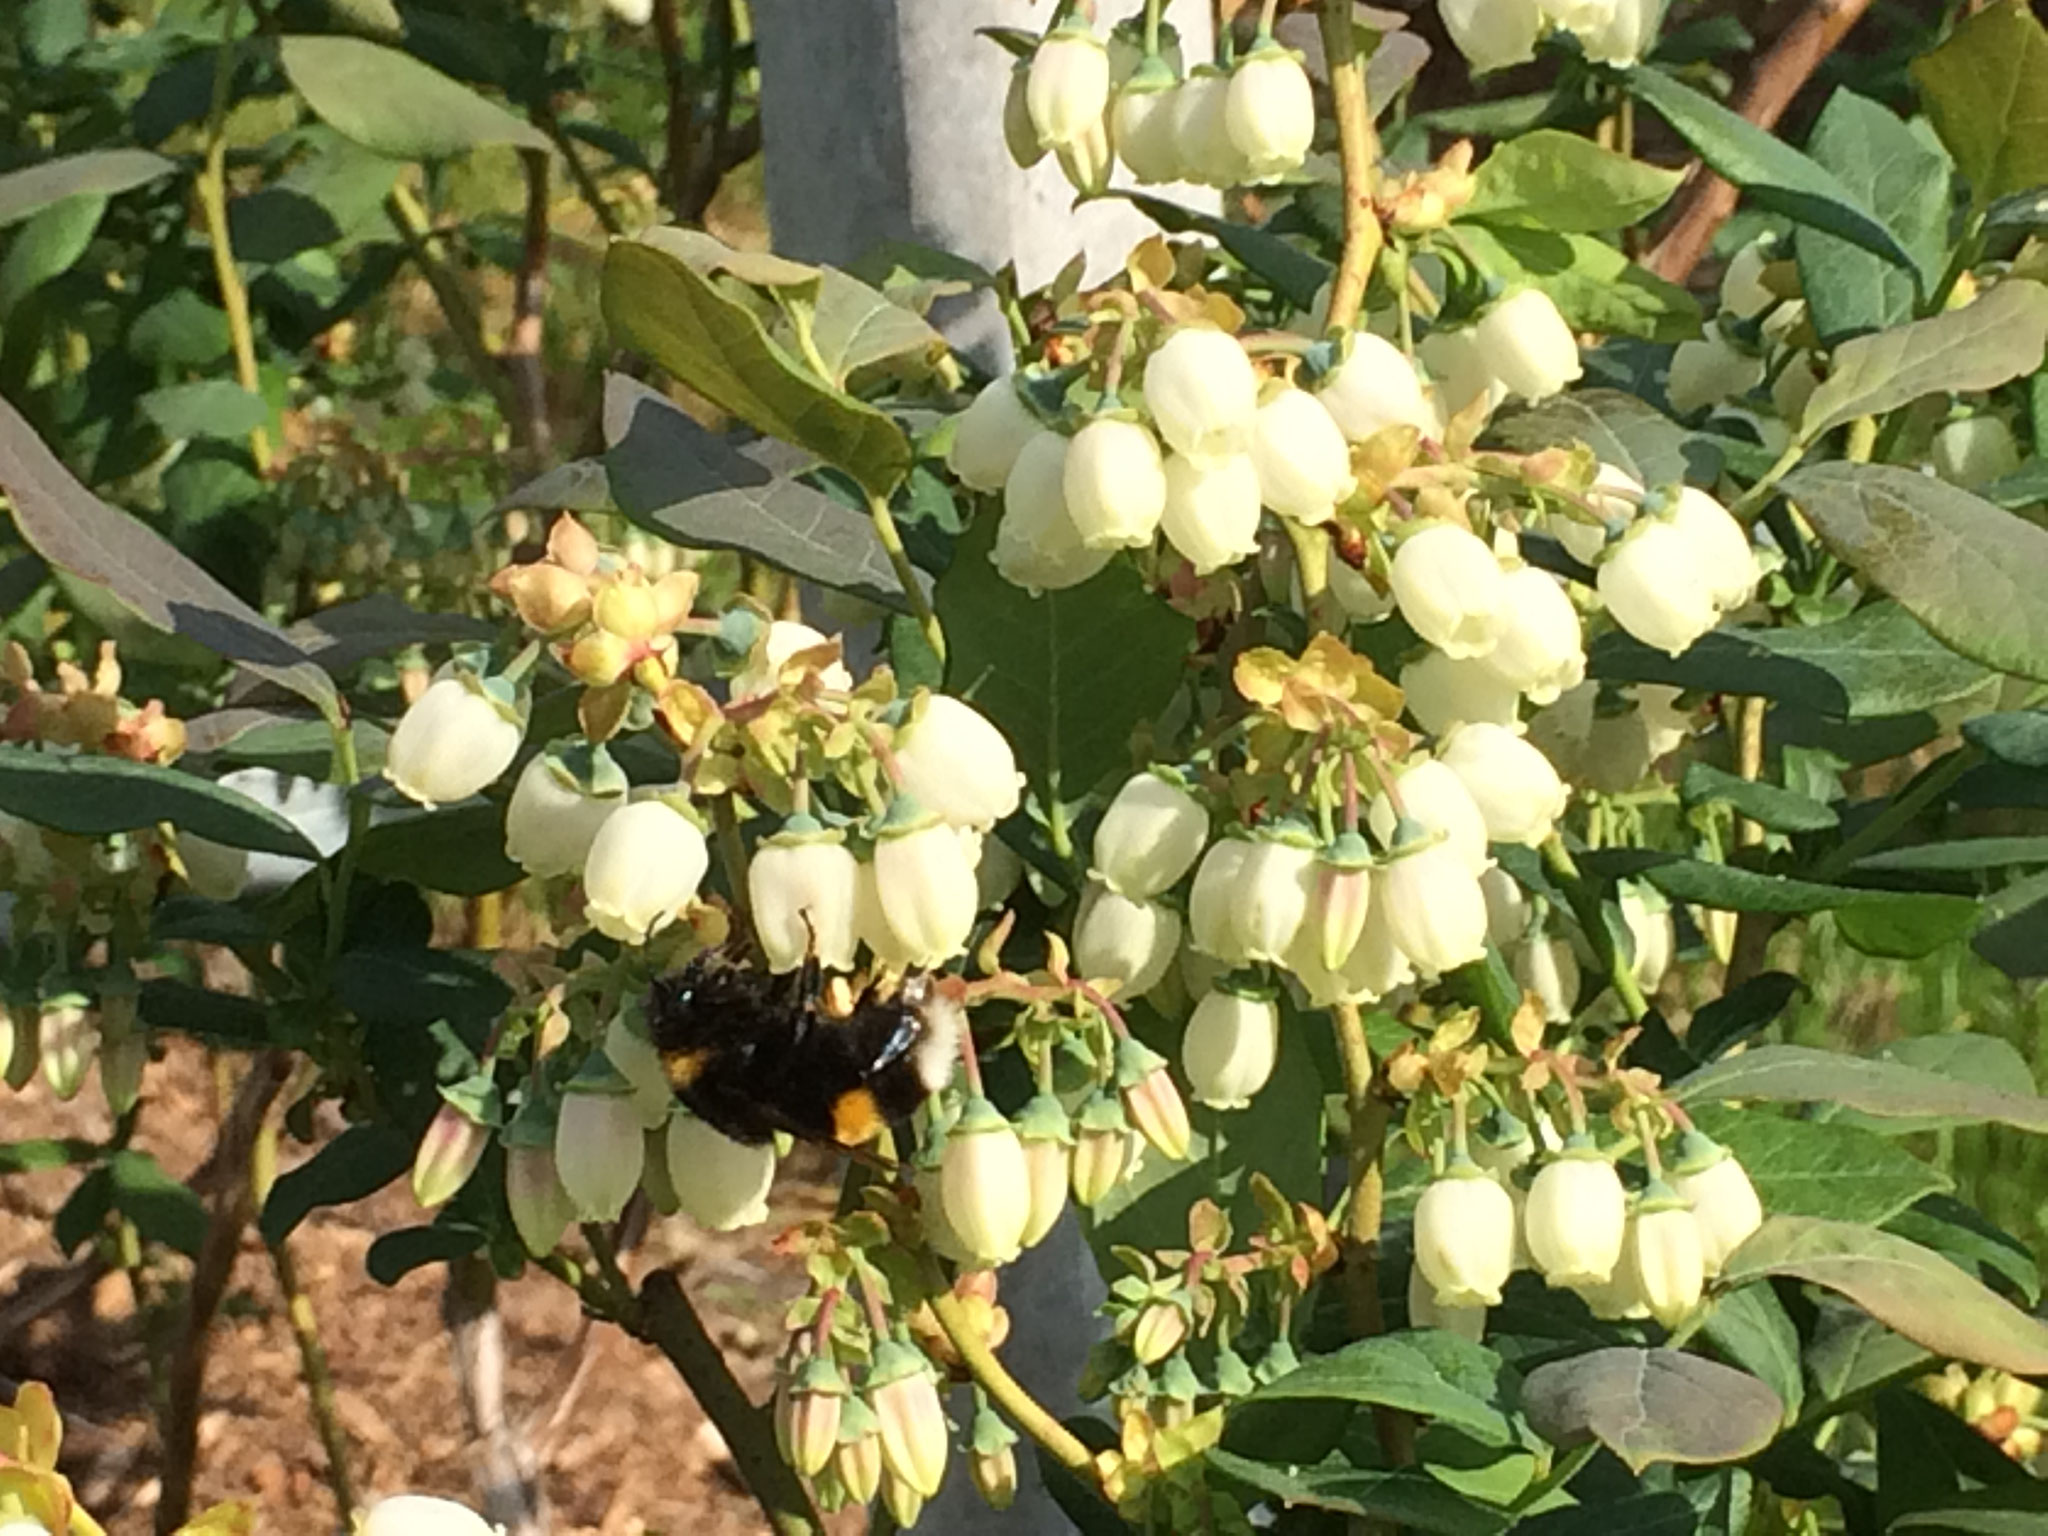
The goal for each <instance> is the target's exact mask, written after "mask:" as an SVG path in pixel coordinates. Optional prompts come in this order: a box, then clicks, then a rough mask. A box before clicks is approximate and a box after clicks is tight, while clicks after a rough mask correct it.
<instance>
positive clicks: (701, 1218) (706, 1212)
mask: <svg viewBox="0 0 2048 1536" xmlns="http://www.w3.org/2000/svg"><path fill="white" fill-rule="evenodd" d="M664 1150H665V1153H666V1158H667V1162H668V1176H669V1182H670V1183H671V1184H673V1185H674V1186H675V1191H676V1204H677V1205H678V1207H679V1208H680V1209H681V1210H682V1213H683V1214H684V1215H685V1216H687V1217H689V1218H690V1220H692V1221H694V1222H696V1223H697V1225H698V1226H700V1227H703V1228H705V1229H707V1230H708V1231H712V1232H730V1231H732V1230H734V1229H735V1228H737V1227H751V1226H755V1225H757V1224H759V1223H761V1222H764V1221H766V1220H767V1219H768V1191H769V1189H770V1187H771V1186H772V1185H773V1184H774V1183H775V1148H774V1146H773V1144H772V1143H771V1144H767V1145H763V1146H758V1147H750V1146H747V1145H746V1144H744V1143H743V1142H737V1141H734V1140H733V1139H732V1138H731V1137H730V1136H727V1135H725V1134H724V1133H723V1132H721V1131H717V1130H714V1129H713V1128H712V1127H711V1126H709V1125H707V1124H705V1123H704V1122H703V1121H702V1120H699V1119H698V1118H697V1117H696V1116H694V1115H675V1116H673V1117H672V1118H671V1119H670V1120H669V1122H668V1140H667V1144H666V1146H665V1148H664Z"/></svg>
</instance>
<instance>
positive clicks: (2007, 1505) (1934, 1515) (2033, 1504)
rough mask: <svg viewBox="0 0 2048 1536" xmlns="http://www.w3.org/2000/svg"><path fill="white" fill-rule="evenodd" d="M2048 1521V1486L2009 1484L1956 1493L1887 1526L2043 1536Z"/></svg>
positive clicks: (1945, 1534) (1959, 1534) (1981, 1535)
mask: <svg viewBox="0 0 2048 1536" xmlns="http://www.w3.org/2000/svg"><path fill="white" fill-rule="evenodd" d="M2044 1518H2048V1484H2042V1483H2039V1482H2035V1481H2033V1480H2031V1479H2029V1480H2028V1481H2025V1482H2016V1483H2007V1484H2005V1485H2004V1486H2002V1487H1998V1488H1972V1489H1969V1490H1967V1491H1964V1492H1960V1493H1954V1494H1951V1495H1949V1496H1948V1497H1947V1498H1945V1499H1943V1500H1941V1502H1940V1503H1939V1504H1937V1505H1935V1506H1934V1507H1933V1508H1931V1509H1916V1510H1913V1511H1911V1512H1909V1513H1907V1514H1903V1515H1900V1516H1899V1517H1898V1518H1897V1519H1896V1520H1894V1521H1893V1522H1892V1523H1891V1524H1890V1525H1888V1526H1886V1527H1885V1532H1886V1536H1890V1533H1891V1532H1893V1531H1939V1532H1941V1533H1942V1536H2040V1531H2041V1528H2042V1522H2043V1519H2044Z"/></svg>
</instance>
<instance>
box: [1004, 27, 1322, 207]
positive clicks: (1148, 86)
mask: <svg viewBox="0 0 2048 1536" xmlns="http://www.w3.org/2000/svg"><path fill="white" fill-rule="evenodd" d="M1121 52H1123V50H1113V49H1112V48H1111V47H1110V46H1109V45H1107V44H1105V43H1104V42H1103V40H1102V39H1101V38H1100V37H1098V36H1096V34H1095V32H1094V30H1093V29H1092V28H1091V27H1090V26H1089V25H1088V23H1087V22H1086V21H1084V20H1081V19H1080V18H1078V17H1073V18H1069V19H1068V20H1067V21H1065V22H1062V23H1061V24H1060V25H1059V26H1057V27H1055V28H1054V29H1053V30H1052V31H1051V32H1049V33H1047V34H1046V36H1045V37H1044V38H1043V39H1042V40H1041V41H1040V42H1039V44H1038V46H1037V48H1036V49H1035V50H1034V52H1033V53H1032V55H1031V57H1030V59H1029V60H1027V61H1024V62H1022V63H1020V64H1019V65H1018V66H1017V70H1016V74H1015V76H1014V78H1013V81H1012V84H1011V90H1010V101H1009V104H1008V110H1007V112H1006V115H1005V126H1006V130H1007V136H1008V138H1009V142H1010V148H1011V152H1012V154H1013V155H1014V156H1015V157H1016V158H1017V160H1018V161H1019V163H1020V164H1024V165H1029V164H1031V163H1033V162H1034V161H1036V160H1037V159H1038V157H1039V156H1041V155H1043V154H1045V153H1046V152H1047V151H1051V152H1052V153H1053V154H1055V155H1057V156H1058V158H1059V162H1060V167H1061V169H1062V170H1063V171H1064V172H1065V173H1066V176H1067V179H1068V180H1069V181H1071V182H1072V183H1073V184H1074V186H1075V187H1076V188H1077V189H1079V190H1080V191H1082V192H1099V191H1101V190H1102V188H1103V187H1104V186H1106V185H1107V184H1108V181H1109V177H1110V173H1111V170H1112V169H1113V162H1114V161H1115V160H1121V161H1122V162H1123V163H1124V165H1125V166H1126V167H1127V168H1128V169H1129V170H1130V173H1131V174H1132V175H1133V176H1134V177H1136V178H1137V179H1138V180H1139V181H1141V182H1146V183H1153V184H1157V183H1162V182H1176V181H1194V182H1204V183H1207V184H1208V185H1210V186H1216V187H1234V186H1242V185H1245V184H1247V183H1251V182H1260V181H1270V180H1273V179H1275V178H1277V177H1281V176H1286V175H1288V174H1290V173H1292V172H1294V171H1297V170H1299V169H1300V168H1301V164H1302V162H1303V160H1304V159H1306V158H1307V155H1308V150H1309V144H1310V142H1311V141H1312V140H1313V139H1314V137H1315V126H1316V117H1315V97H1314V93H1313V91H1312V90H1311V88H1310V85H1309V78H1308V72H1307V70H1305V69H1304V68H1303V67H1302V63H1301V59H1300V57H1299V56H1298V55H1296V54H1294V53H1292V52H1290V51H1289V50H1288V49H1286V48H1283V47H1281V46H1280V45H1279V44H1278V43H1277V42H1275V41H1274V40H1273V39H1272V38H1271V37H1270V36H1264V37H1261V38H1260V39H1259V40H1258V42H1257V43H1255V44H1254V46H1253V47H1252V48H1251V49H1250V50H1249V51H1248V52H1247V53H1246V54H1245V55H1244V56H1243V57H1242V58H1240V59H1239V60H1238V61H1237V63H1236V64H1235V65H1234V66H1233V67H1232V68H1231V69H1229V70H1228V71H1225V70H1222V69H1218V68H1214V67H1208V66H1205V67H1203V68H1199V69H1196V70H1193V71H1191V72H1190V73H1189V74H1188V75H1187V76H1186V78H1184V79H1183V78H1182V77H1181V75H1180V72H1179V71H1178V69H1177V68H1176V67H1175V65H1174V63H1173V62H1172V60H1171V58H1170V57H1169V56H1168V55H1167V54H1165V53H1153V54H1149V55H1145V56H1143V57H1137V56H1132V57H1129V58H1128V59H1126V60H1124V63H1125V65H1126V67H1125V68H1124V69H1122V70H1119V69H1118V67H1117V65H1118V58H1117V55H1118V54H1119V53H1121Z"/></svg>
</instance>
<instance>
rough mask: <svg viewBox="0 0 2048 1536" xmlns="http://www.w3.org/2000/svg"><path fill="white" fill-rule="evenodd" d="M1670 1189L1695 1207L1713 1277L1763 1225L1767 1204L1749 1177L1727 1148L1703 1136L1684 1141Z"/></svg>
mask: <svg viewBox="0 0 2048 1536" xmlns="http://www.w3.org/2000/svg"><path fill="white" fill-rule="evenodd" d="M1671 1187H1672V1189H1673V1190H1674V1191H1676V1192H1677V1194H1678V1196H1679V1198H1680V1199H1682V1200H1686V1201H1688V1202H1690V1204H1691V1206H1692V1219H1693V1221H1694V1222H1695V1223H1696V1224H1697V1225H1698V1227H1699V1229H1700V1260H1701V1262H1702V1263H1703V1264H1704V1265H1705V1266H1706V1272H1707V1275H1708V1276H1709V1277H1710V1278H1711V1277H1712V1276H1714V1275H1718V1274H1720V1273H1721V1268H1722V1266H1723V1265H1725V1264H1726V1263H1727V1262H1728V1255H1729V1254H1731V1253H1733V1252H1734V1251H1735V1250H1736V1249H1738V1248H1740V1247H1741V1246H1742V1245H1743V1243H1745V1242H1747V1241H1748V1240H1749V1237H1750V1236H1751V1234H1752V1233H1754V1232H1755V1231H1756V1229H1757V1228H1758V1227H1760V1226H1762V1225H1763V1224H1764V1208H1763V1203H1762V1202H1761V1201H1760V1200H1758V1199H1757V1197H1756V1186H1755V1185H1754V1184H1752V1183H1750V1181H1749V1174H1748V1172H1747V1171H1746V1170H1745V1169H1744V1168H1743V1166H1742V1164H1741V1163H1740V1162H1738V1161H1737V1160H1736V1158H1735V1155H1734V1154H1733V1153H1732V1152H1730V1151H1729V1150H1728V1149H1727V1148H1726V1147H1723V1146H1720V1145H1718V1144H1717V1143H1716V1142H1714V1141H1713V1140H1712V1139H1711V1138H1709V1137H1706V1136H1703V1135H1701V1134H1700V1133H1699V1132H1698V1131H1687V1132H1686V1133H1685V1134H1684V1135H1683V1136H1682V1137H1680V1138H1679V1142H1678V1161H1677V1166H1676V1167H1675V1168H1674V1169H1673V1170H1672V1173H1671Z"/></svg>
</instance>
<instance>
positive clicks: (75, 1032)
mask: <svg viewBox="0 0 2048 1536" xmlns="http://www.w3.org/2000/svg"><path fill="white" fill-rule="evenodd" d="M99 1048H100V1031H99V1025H98V1024H96V1023H95V1022H94V1021H93V1016H92V1015H91V1014H90V1013H89V1012H87V1011H86V1000H85V999H84V998H83V997H80V996H78V995H77V994H76V993H65V994H64V995H62V996H59V997H51V998H46V999H44V1001H43V1007H42V1013H41V1015H40V1016H39V1017H38V1018H37V1020H36V1050H37V1054H38V1055H39V1056H40V1058H41V1061H42V1066H43V1081H44V1082H46V1083H48V1084H49V1085H50V1092H52V1093H54V1094H55V1095H56V1096H57V1097H58V1098H60V1099H67V1100H68V1099H74V1098H76V1097H78V1090H79V1089H81V1088H83V1087H84V1086H85V1075H86V1073H87V1072H89V1071H90V1070H91V1069H92V1061H93V1057H94V1056H95V1055H96V1054H98V1052H99Z"/></svg>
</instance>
